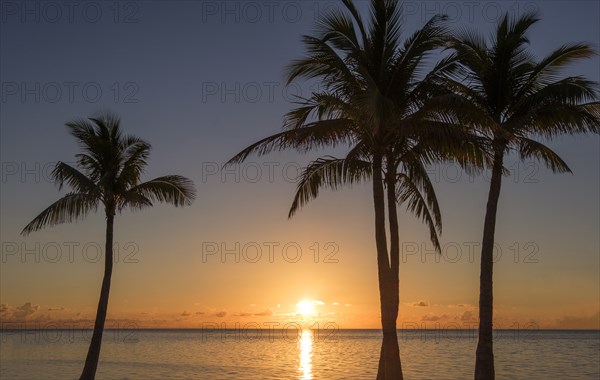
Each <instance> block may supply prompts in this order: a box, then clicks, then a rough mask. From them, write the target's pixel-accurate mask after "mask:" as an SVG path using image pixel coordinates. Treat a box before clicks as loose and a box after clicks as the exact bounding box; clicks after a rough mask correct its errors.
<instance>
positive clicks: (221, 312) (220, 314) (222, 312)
mask: <svg viewBox="0 0 600 380" xmlns="http://www.w3.org/2000/svg"><path fill="white" fill-rule="evenodd" d="M213 315H214V316H215V317H218V318H223V317H224V316H226V315H227V312H226V311H219V312H218V313H215V314H213Z"/></svg>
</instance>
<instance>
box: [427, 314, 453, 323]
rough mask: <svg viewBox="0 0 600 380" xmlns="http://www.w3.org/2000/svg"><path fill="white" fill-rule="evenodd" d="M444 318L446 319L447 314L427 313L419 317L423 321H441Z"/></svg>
mask: <svg viewBox="0 0 600 380" xmlns="http://www.w3.org/2000/svg"><path fill="white" fill-rule="evenodd" d="M445 319H448V315H447V314H442V315H435V314H427V315H424V316H423V317H422V318H421V320H422V321H424V322H437V321H443V320H445Z"/></svg>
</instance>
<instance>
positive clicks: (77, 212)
mask: <svg viewBox="0 0 600 380" xmlns="http://www.w3.org/2000/svg"><path fill="white" fill-rule="evenodd" d="M98 201H99V200H98V197H96V196H93V195H90V194H85V193H68V194H66V195H65V196H64V197H62V198H61V199H59V200H58V201H56V202H54V203H53V204H52V205H50V206H49V207H48V208H46V209H45V210H44V211H42V212H41V213H40V214H39V215H38V216H36V217H35V218H34V219H33V220H32V221H31V222H29V224H27V225H26V226H25V228H23V231H21V235H28V234H30V233H31V232H34V231H38V230H40V229H42V228H44V227H46V226H50V227H52V226H55V225H57V224H62V223H71V222H74V221H77V220H80V219H83V218H84V217H85V216H86V215H87V214H89V212H90V211H96V210H97V208H98Z"/></svg>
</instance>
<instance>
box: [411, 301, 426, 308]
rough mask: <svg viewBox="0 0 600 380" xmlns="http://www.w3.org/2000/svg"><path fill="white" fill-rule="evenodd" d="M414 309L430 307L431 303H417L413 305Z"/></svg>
mask: <svg viewBox="0 0 600 380" xmlns="http://www.w3.org/2000/svg"><path fill="white" fill-rule="evenodd" d="M412 305H413V306H414V307H429V301H421V300H419V301H417V302H415V303H413V304H412Z"/></svg>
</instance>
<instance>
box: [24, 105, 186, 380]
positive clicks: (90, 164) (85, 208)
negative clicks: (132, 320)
mask: <svg viewBox="0 0 600 380" xmlns="http://www.w3.org/2000/svg"><path fill="white" fill-rule="evenodd" d="M66 125H67V127H68V129H69V132H70V133H71V135H73V136H74V137H75V139H76V140H77V142H78V143H79V145H80V147H81V149H82V150H83V152H82V153H79V154H77V155H76V156H75V157H76V162H77V166H78V168H75V167H72V166H70V165H68V164H66V163H64V162H58V163H57V164H56V167H55V168H54V170H53V171H52V174H51V175H52V178H53V179H54V181H55V182H56V184H58V187H59V190H60V189H62V187H63V186H64V185H65V184H66V185H67V186H68V187H70V188H71V189H72V191H71V192H69V193H68V194H66V195H65V196H64V197H62V198H61V199H59V200H58V201H56V202H55V203H53V204H52V205H51V206H50V207H48V208H47V209H45V210H44V211H42V212H41V213H40V214H39V215H38V216H37V217H35V219H33V220H32V221H31V222H30V223H29V224H28V225H27V226H26V227H25V228H24V229H23V231H22V234H23V235H27V234H29V233H31V232H33V231H37V230H39V229H42V228H44V227H46V226H54V225H56V224H61V223H67V222H73V221H76V220H79V219H82V218H83V217H85V216H86V215H87V214H88V213H89V212H90V211H96V210H97V209H98V206H103V207H104V213H105V215H106V245H105V253H106V254H105V257H104V260H105V264H104V265H105V266H104V278H103V280H102V289H101V291H100V301H99V302H98V311H97V313H96V322H95V324H94V333H93V335H92V341H91V343H90V347H89V350H88V354H87V357H86V360H85V366H84V368H83V371H82V374H81V377H80V379H81V380H93V379H94V378H95V376H96V368H97V367H98V358H99V357H100V346H101V344H102V333H103V330H104V322H105V320H106V312H107V308H108V295H109V291H110V279H111V276H112V268H113V225H114V218H115V214H116V212H117V211H119V212H121V211H123V210H124V209H126V208H133V209H143V208H145V207H150V206H152V205H153V202H156V201H157V202H166V203H170V204H172V205H174V206H176V207H177V206H184V205H190V204H191V203H192V202H193V200H194V198H195V195H196V194H195V189H194V184H193V182H192V181H191V180H189V179H187V178H185V177H182V176H178V175H168V176H164V177H158V178H155V179H153V180H151V181H148V182H143V183H140V176H141V174H142V172H143V171H144V169H145V167H146V165H147V163H146V159H147V158H148V156H149V153H150V144H148V143H147V142H145V141H143V140H141V139H139V138H138V137H135V136H129V135H124V134H123V133H122V131H121V128H120V123H119V119H118V118H117V117H116V116H113V115H103V116H100V117H98V118H89V119H87V120H76V121H72V122H69V123H67V124H66Z"/></svg>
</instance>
